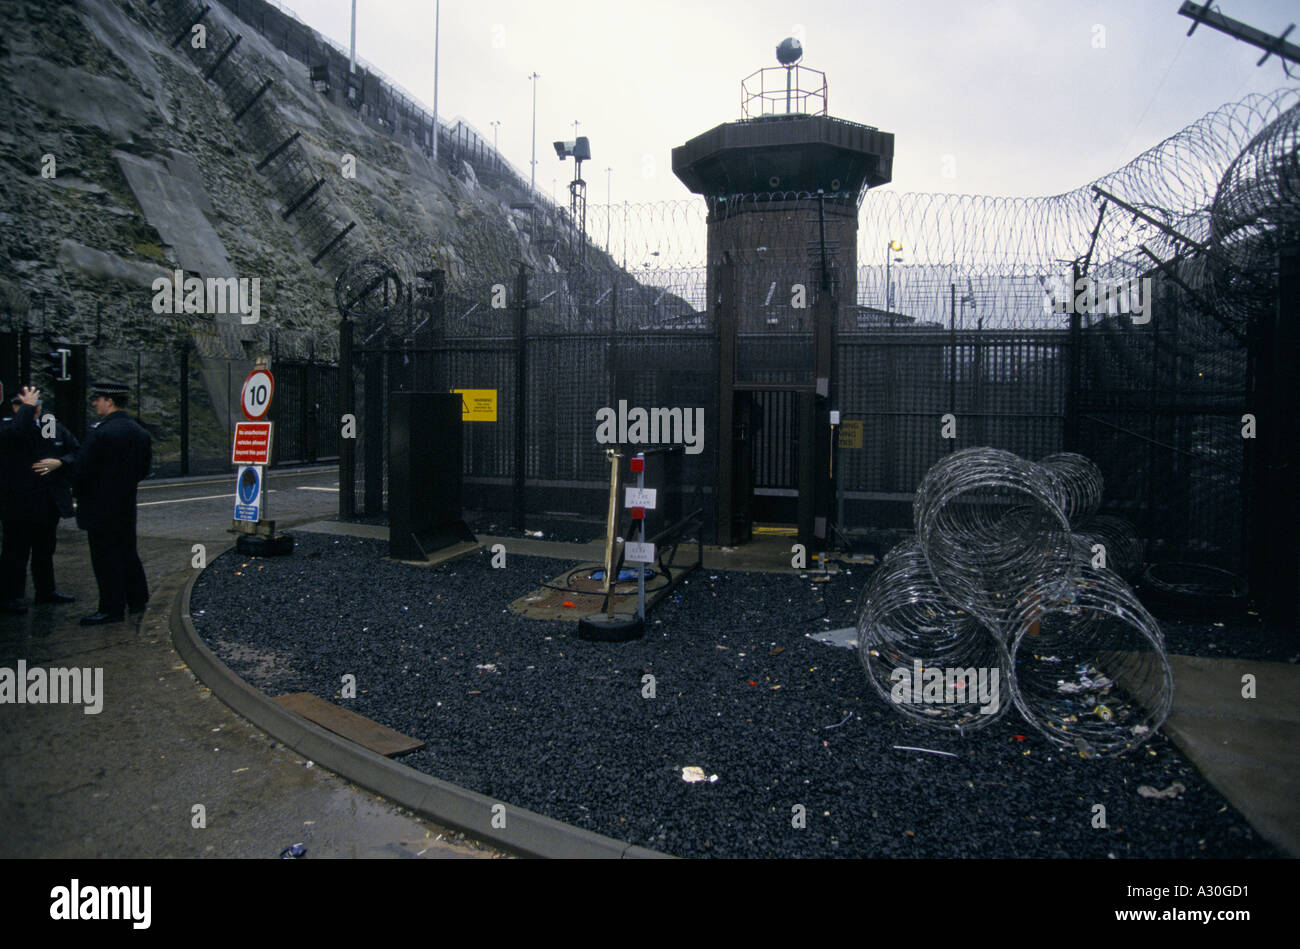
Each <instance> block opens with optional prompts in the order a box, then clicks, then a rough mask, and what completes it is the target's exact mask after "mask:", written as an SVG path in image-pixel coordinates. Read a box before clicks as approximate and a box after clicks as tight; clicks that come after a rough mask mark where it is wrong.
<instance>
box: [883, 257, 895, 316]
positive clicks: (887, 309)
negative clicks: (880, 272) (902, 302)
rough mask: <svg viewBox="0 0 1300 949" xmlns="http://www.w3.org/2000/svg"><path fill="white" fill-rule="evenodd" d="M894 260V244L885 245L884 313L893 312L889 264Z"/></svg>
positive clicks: (892, 287) (892, 290)
mask: <svg viewBox="0 0 1300 949" xmlns="http://www.w3.org/2000/svg"><path fill="white" fill-rule="evenodd" d="M893 259H894V242H893V241H890V242H889V243H888V244H886V245H885V312H886V313H892V312H894V285H893V284H892V283H890V282H889V262H890V261H891V260H893Z"/></svg>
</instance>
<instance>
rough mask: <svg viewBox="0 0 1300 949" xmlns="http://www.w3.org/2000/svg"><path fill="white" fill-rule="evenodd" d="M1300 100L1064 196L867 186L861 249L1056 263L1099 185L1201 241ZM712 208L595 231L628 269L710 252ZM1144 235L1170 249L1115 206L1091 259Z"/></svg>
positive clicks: (863, 256) (956, 260) (1282, 100)
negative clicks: (1258, 144)
mask: <svg viewBox="0 0 1300 949" xmlns="http://www.w3.org/2000/svg"><path fill="white" fill-rule="evenodd" d="M1298 101H1300V89H1295V88H1285V89H1279V90H1276V91H1274V92H1272V93H1267V94H1254V95H1250V96H1247V97H1246V98H1244V99H1242V100H1241V101H1240V102H1235V103H1229V104H1227V105H1224V106H1222V107H1220V108H1218V109H1216V110H1214V111H1213V112H1210V113H1209V114H1207V115H1206V116H1204V117H1202V118H1201V119H1199V120H1198V121H1196V122H1194V123H1193V124H1192V125H1190V126H1188V127H1187V128H1185V129H1183V130H1182V131H1181V132H1179V133H1177V134H1175V135H1172V136H1170V137H1169V138H1167V139H1165V140H1164V141H1163V142H1161V143H1159V144H1158V145H1156V146H1154V147H1153V148H1151V149H1148V150H1147V151H1145V152H1143V153H1142V154H1141V155H1139V156H1138V157H1136V158H1134V159H1133V160H1132V161H1130V162H1129V163H1128V164H1126V165H1125V166H1124V167H1122V168H1120V169H1118V170H1116V171H1114V172H1112V173H1110V174H1108V175H1105V176H1103V177H1102V178H1099V179H1098V180H1097V181H1095V182H1092V183H1090V184H1087V185H1084V186H1082V187H1079V188H1075V189H1074V190H1073V191H1069V192H1066V193H1064V194H1060V195H1054V196H1046V197H995V196H990V195H978V194H942V193H922V192H898V191H891V190H888V189H875V190H872V191H869V192H868V193H867V195H866V198H865V199H864V201H863V203H862V209H861V215H860V221H859V233H858V257H859V260H860V261H861V262H873V261H875V260H877V259H879V260H881V261H882V263H883V258H884V252H885V249H886V247H887V246H888V244H889V242H890V241H892V240H898V241H900V242H901V243H902V244H903V245H904V252H905V256H906V260H905V263H904V264H903V269H906V268H907V267H915V266H922V267H943V268H956V269H958V270H959V271H961V272H963V273H965V274H969V275H971V276H973V277H974V276H980V275H994V274H997V275H1035V274H1047V273H1059V272H1060V270H1061V267H1062V262H1063V261H1064V262H1066V263H1067V264H1068V262H1069V261H1070V260H1073V259H1075V258H1078V257H1081V256H1083V255H1084V254H1085V253H1086V251H1087V249H1088V246H1089V244H1090V243H1091V237H1092V231H1093V228H1094V227H1096V226H1097V218H1098V214H1099V205H1100V202H1101V198H1099V196H1098V195H1097V193H1096V192H1095V191H1094V190H1093V188H1094V186H1098V187H1101V188H1103V189H1105V190H1106V191H1108V192H1110V193H1113V194H1114V195H1116V196H1117V197H1119V198H1121V199H1123V200H1125V201H1126V202H1130V203H1133V204H1135V205H1137V206H1139V207H1141V208H1143V209H1145V210H1147V211H1149V212H1151V213H1152V214H1153V216H1155V217H1157V218H1159V219H1161V220H1162V221H1164V222H1165V223H1167V224H1171V225H1174V226H1177V227H1178V228H1179V229H1180V230H1181V231H1183V232H1184V233H1185V234H1186V236H1188V237H1191V238H1193V239H1195V240H1198V241H1203V240H1205V239H1207V238H1208V237H1209V220H1208V216H1207V213H1206V212H1207V210H1208V209H1209V207H1210V205H1211V203H1212V202H1213V200H1214V197H1215V194H1216V192H1217V190H1218V186H1219V181H1220V178H1221V177H1222V175H1223V173H1224V171H1225V170H1226V169H1227V168H1228V166H1229V164H1230V163H1231V162H1232V161H1233V159H1234V158H1236V157H1237V156H1238V155H1239V154H1240V153H1241V151H1242V150H1243V149H1244V148H1245V147H1246V145H1247V144H1248V143H1249V142H1250V140H1251V139H1252V138H1253V137H1254V136H1255V135H1256V134H1257V133H1258V132H1259V131H1260V129H1262V128H1263V127H1264V126H1265V125H1267V124H1268V123H1269V122H1271V121H1273V120H1274V119H1276V118H1277V117H1278V116H1279V115H1281V114H1282V113H1283V112H1285V111H1286V110H1287V109H1289V108H1291V107H1292V106H1294V105H1295V104H1296V103H1297V102H1298ZM707 210H708V209H707V207H706V204H705V202H704V201H703V200H701V199H699V198H683V199H681V200H677V201H664V202H653V203H640V204H633V203H626V202H625V203H623V204H614V205H591V206H590V207H589V208H588V211H587V221H588V228H589V232H590V234H591V235H592V236H593V238H594V239H595V240H596V241H597V242H598V243H600V244H601V245H602V246H606V247H607V248H608V250H609V252H610V253H611V255H612V256H613V257H614V258H615V259H616V260H619V261H623V260H626V262H627V265H628V267H629V268H636V267H638V266H640V267H643V268H646V269H655V268H656V267H658V268H667V269H681V268H685V267H693V266H700V265H702V264H703V263H704V262H705V260H706V257H707V253H706V252H707V247H706V239H707V229H706V215H707ZM606 234H608V239H606V237H605V235H606ZM1144 241H1145V242H1148V244H1149V246H1151V248H1152V249H1153V250H1157V252H1159V249H1161V248H1164V249H1165V250H1168V248H1167V246H1166V245H1167V242H1168V239H1167V237H1166V236H1165V235H1163V234H1161V232H1160V231H1159V230H1158V229H1157V228H1155V227H1154V226H1152V225H1150V224H1142V223H1141V222H1135V221H1134V219H1133V217H1132V216H1131V215H1129V214H1128V213H1127V212H1124V211H1122V210H1121V209H1119V208H1117V207H1112V208H1110V209H1109V210H1108V212H1107V214H1106V216H1105V218H1104V219H1103V221H1102V226H1101V230H1100V231H1099V233H1098V235H1097V242H1096V246H1095V248H1094V251H1093V258H1094V261H1096V262H1097V263H1098V264H1104V263H1105V262H1107V261H1111V260H1119V259H1126V258H1128V257H1131V256H1132V255H1133V254H1135V253H1136V252H1137V245H1138V244H1139V243H1141V242H1144ZM1169 256H1172V254H1170V255H1169Z"/></svg>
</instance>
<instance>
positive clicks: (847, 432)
mask: <svg viewBox="0 0 1300 949" xmlns="http://www.w3.org/2000/svg"><path fill="white" fill-rule="evenodd" d="M840 447H841V448H861V447H862V419H860V418H858V419H845V420H844V421H843V422H840Z"/></svg>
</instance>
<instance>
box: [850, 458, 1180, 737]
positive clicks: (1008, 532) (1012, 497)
mask: <svg viewBox="0 0 1300 949" xmlns="http://www.w3.org/2000/svg"><path fill="white" fill-rule="evenodd" d="M1101 493H1102V479H1101V473H1100V471H1099V470H1098V469H1097V467H1096V465H1095V464H1093V463H1092V461H1091V460H1089V459H1088V458H1086V457H1084V456H1082V455H1077V454H1072V453H1059V454H1056V455H1052V456H1049V457H1048V458H1045V459H1043V462H1042V463H1035V462H1030V461H1027V460H1025V459H1023V458H1021V457H1019V456H1018V455H1015V454H1013V453H1011V452H1008V451H1002V450H1000V449H994V448H968V449H965V450H963V451H958V452H954V453H952V454H951V455H948V456H946V457H945V458H943V459H941V460H940V461H939V462H937V463H936V464H935V465H934V466H932V467H931V468H930V470H929V471H928V472H926V474H925V477H924V478H923V479H922V480H921V485H920V486H919V487H918V488H917V491H916V496H915V498H914V499H913V517H914V521H915V525H916V532H917V533H916V537H915V538H914V539H913V540H910V541H906V542H904V543H902V544H899V545H897V546H896V547H894V548H893V549H892V550H890V552H889V553H888V554H887V555H886V556H885V558H884V559H883V561H882V562H881V565H880V567H879V568H878V569H877V570H876V572H875V574H873V575H872V577H871V580H870V581H869V583H868V584H867V587H866V588H865V590H864V591H863V595H862V598H861V601H860V605H859V614H858V643H859V646H858V650H859V652H858V654H859V659H860V661H861V662H862V667H863V670H864V671H865V672H866V675H867V679H868V680H869V681H870V682H871V685H872V687H873V688H874V689H875V690H876V691H877V692H879V693H880V694H881V696H882V697H884V698H885V700H886V701H888V702H889V703H890V704H891V705H893V706H894V707H895V708H896V709H897V710H898V711H899V712H900V713H901V714H903V715H906V716H908V717H909V718H912V719H915V720H917V721H920V722H923V723H925V724H927V725H930V726H932V727H938V728H947V729H953V730H956V731H958V732H959V733H963V734H964V733H965V732H967V731H969V730H971V729H974V728H979V727H981V726H983V725H986V724H988V722H989V721H991V720H993V719H994V718H996V717H997V715H999V714H1001V712H1002V711H1004V710H1005V708H1006V703H1004V702H1001V695H1000V694H999V695H998V696H997V698H996V699H994V698H993V693H994V692H995V691H997V690H998V689H999V688H1001V687H1005V689H1006V690H1007V691H1009V693H1010V695H1011V698H1012V701H1013V702H1014V704H1015V705H1016V706H1017V707H1018V708H1019V709H1020V710H1021V712H1022V714H1023V715H1024V716H1025V718H1026V719H1027V720H1028V721H1029V722H1030V723H1031V724H1033V725H1034V727H1035V728H1036V729H1038V730H1039V731H1041V732H1042V733H1043V734H1044V735H1046V736H1047V737H1048V738H1049V739H1050V740H1051V741H1052V742H1054V743H1055V744H1057V745H1060V746H1062V747H1073V748H1074V749H1075V750H1077V751H1078V752H1079V754H1081V755H1083V756H1084V757H1097V756H1104V755H1112V754H1120V753H1123V752H1124V751H1127V750H1129V749H1131V748H1134V747H1136V746H1137V745H1139V744H1141V743H1142V742H1143V741H1145V740H1146V739H1147V738H1149V737H1150V735H1151V733H1152V732H1153V731H1155V729H1157V728H1159V727H1160V725H1161V724H1162V723H1163V722H1164V720H1165V717H1166V716H1167V715H1168V714H1169V709H1170V706H1171V705H1172V701H1173V677H1172V674H1171V672H1170V669H1169V662H1168V657H1167V656H1166V654H1165V651H1164V638H1163V635H1162V634H1161V632H1160V627H1159V624H1157V623H1156V621H1155V619H1154V618H1153V617H1152V616H1151V614H1150V613H1148V612H1147V611H1146V609H1145V608H1144V607H1143V606H1142V604H1141V603H1140V602H1139V601H1138V599H1137V597H1136V595H1135V594H1134V593H1133V591H1132V590H1131V589H1130V588H1129V587H1128V586H1127V584H1125V582H1124V580H1123V579H1122V578H1121V577H1120V575H1119V574H1118V573H1116V572H1115V571H1113V570H1108V569H1105V568H1104V567H1100V566H1097V565H1095V564H1096V563H1097V561H1096V560H1095V559H1094V558H1096V556H1097V554H1099V553H1101V552H1102V549H1103V548H1104V550H1105V555H1106V557H1107V562H1108V563H1114V564H1115V565H1116V566H1117V567H1119V568H1120V569H1121V570H1124V571H1127V572H1132V571H1136V570H1137V569H1138V567H1140V565H1141V563H1142V545H1141V543H1140V541H1139V540H1138V538H1137V536H1136V534H1135V533H1134V532H1133V530H1132V527H1131V526H1130V525H1129V524H1128V523H1127V522H1126V521H1124V520H1123V519H1121V518H1117V517H1114V516H1106V515H1097V514H1092V513H1085V512H1091V511H1092V510H1095V508H1096V507H1098V506H1099V505H1100V503H1101ZM1067 512H1072V513H1075V514H1077V515H1079V516H1078V517H1076V519H1075V530H1074V531H1073V532H1072V531H1071V529H1070V522H1069V519H1068V518H1067V516H1066V515H1067ZM1097 545H1101V547H1097ZM981 676H982V678H980V677H981ZM958 682H962V683H969V682H978V683H980V685H981V686H982V687H983V692H982V693H980V694H972V693H971V691H970V686H969V685H968V684H967V685H964V686H963V688H962V689H961V690H960V691H959V690H958V689H957V683H958ZM992 682H997V684H998V685H997V686H996V687H993V688H990V683H992ZM994 706H996V707H994Z"/></svg>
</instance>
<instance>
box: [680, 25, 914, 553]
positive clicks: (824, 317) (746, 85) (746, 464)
mask: <svg viewBox="0 0 1300 949" xmlns="http://www.w3.org/2000/svg"><path fill="white" fill-rule="evenodd" d="M776 54H777V60H778V62H779V63H780V65H779V66H773V67H768V68H764V69H759V70H758V71H757V72H755V73H753V74H751V75H749V76H747V77H746V78H745V79H743V80H742V81H741V84H740V89H741V119H740V120H739V121H736V122H726V123H724V124H722V125H718V126H716V127H714V128H712V129H710V130H709V131H707V132H704V133H702V134H700V135H697V136H695V137H694V138H692V139H691V140H690V141H688V142H686V144H684V145H681V146H679V147H677V148H674V149H673V155H672V158H673V172H674V173H675V174H676V175H677V177H678V178H680V179H681V180H682V182H683V183H684V184H685V185H686V187H687V188H689V189H690V190H691V191H693V192H695V193H696V194H699V195H702V196H703V197H704V199H705V201H706V202H707V203H708V245H707V246H708V277H707V287H708V289H707V293H708V305H709V307H710V308H711V309H714V310H715V313H716V315H717V319H718V327H719V333H720V336H721V346H720V347H719V364H718V396H719V398H718V405H719V412H720V418H719V427H718V432H719V438H720V442H719V446H718V463H719V474H718V485H717V492H718V494H717V497H718V504H717V537H718V543H720V544H724V545H729V544H735V543H739V542H743V541H745V540H748V539H749V538H750V535H751V530H752V524H753V522H754V521H756V520H758V521H776V522H792V523H796V524H797V525H798V528H799V539H800V542H801V543H804V544H805V545H806V546H807V547H808V548H809V549H810V550H811V549H814V548H815V547H816V548H821V547H823V546H824V544H823V542H824V541H825V539H826V537H827V532H828V524H829V518H830V513H831V511H832V510H833V509H834V483H833V481H832V478H831V475H832V470H831V428H830V421H831V415H830V411H831V407H832V399H833V387H834V366H833V362H834V336H835V332H836V327H837V322H838V311H839V307H840V305H841V303H842V304H843V305H844V306H845V307H846V308H848V307H849V306H851V305H852V304H853V303H854V302H855V298H856V294H857V236H858V209H859V208H860V207H861V204H862V198H863V196H864V195H865V194H866V192H867V189H868V188H871V187H875V186H878V185H883V184H887V183H888V182H889V181H890V179H891V176H892V172H893V157H894V136H893V134H892V133H889V132H882V131H880V130H879V129H877V128H874V127H872V126H869V125H861V124H859V123H856V122H849V121H846V120H844V119H840V118H836V117H834V116H831V115H829V114H828V112H827V87H826V75H825V73H822V72H820V71H818V70H815V69H809V68H807V67H805V66H801V65H799V61H800V59H801V58H802V56H803V49H802V47H801V45H800V43H799V41H798V40H796V39H793V38H790V39H786V40H784V41H782V43H781V44H780V45H779V46H778V47H777V49H776Z"/></svg>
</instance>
